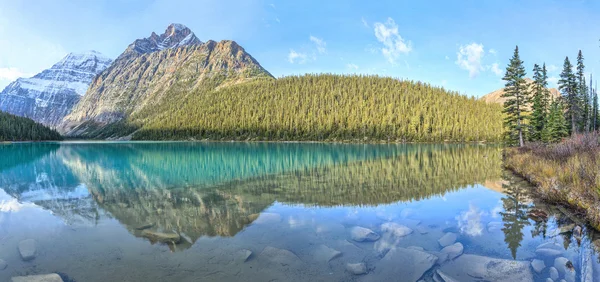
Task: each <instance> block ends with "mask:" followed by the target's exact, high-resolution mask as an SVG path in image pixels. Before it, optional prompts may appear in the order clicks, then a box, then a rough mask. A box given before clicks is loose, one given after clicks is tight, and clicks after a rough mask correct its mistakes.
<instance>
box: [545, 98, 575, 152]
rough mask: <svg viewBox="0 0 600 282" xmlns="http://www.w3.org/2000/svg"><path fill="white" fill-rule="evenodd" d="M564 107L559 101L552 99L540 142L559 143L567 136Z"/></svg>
mask: <svg viewBox="0 0 600 282" xmlns="http://www.w3.org/2000/svg"><path fill="white" fill-rule="evenodd" d="M563 113H564V106H563V103H562V102H561V101H560V100H559V99H553V100H552V103H551V104H550V109H549V112H548V116H547V120H546V126H545V127H544V130H543V131H542V140H543V141H544V142H546V143H554V142H558V141H560V140H561V139H562V138H563V137H565V136H567V135H569V132H568V129H567V120H566V119H565V115H564V114H563Z"/></svg>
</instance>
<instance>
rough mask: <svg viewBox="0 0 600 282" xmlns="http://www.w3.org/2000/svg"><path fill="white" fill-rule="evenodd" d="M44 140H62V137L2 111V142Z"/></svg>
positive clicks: (0, 126) (30, 121) (0, 134)
mask: <svg viewBox="0 0 600 282" xmlns="http://www.w3.org/2000/svg"><path fill="white" fill-rule="evenodd" d="M43 140H62V137H61V136H60V134H58V132H56V131H54V130H52V129H50V128H47V127H45V126H43V125H41V124H39V123H36V122H35V121H33V120H31V119H28V118H24V117H19V116H15V115H12V114H9V113H5V112H2V111H0V141H43Z"/></svg>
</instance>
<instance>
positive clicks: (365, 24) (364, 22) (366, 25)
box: [360, 18, 370, 28]
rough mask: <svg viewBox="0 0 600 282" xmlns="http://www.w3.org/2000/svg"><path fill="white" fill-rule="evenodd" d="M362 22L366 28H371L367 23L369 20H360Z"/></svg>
mask: <svg viewBox="0 0 600 282" xmlns="http://www.w3.org/2000/svg"><path fill="white" fill-rule="evenodd" d="M360 21H361V22H362V24H363V25H364V26H365V27H367V28H369V27H370V26H369V23H368V22H367V20H365V18H360Z"/></svg>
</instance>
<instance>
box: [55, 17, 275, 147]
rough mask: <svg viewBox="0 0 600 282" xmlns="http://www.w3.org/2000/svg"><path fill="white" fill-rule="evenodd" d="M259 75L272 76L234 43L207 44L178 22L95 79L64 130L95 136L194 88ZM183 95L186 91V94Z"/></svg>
mask: <svg viewBox="0 0 600 282" xmlns="http://www.w3.org/2000/svg"><path fill="white" fill-rule="evenodd" d="M257 77H271V75H270V74H269V73H268V72H267V71H266V70H265V69H263V68H262V67H261V66H260V64H259V63H258V62H257V61H256V60H255V59H254V58H252V56H250V55H249V54H248V53H246V52H245V50H244V49H243V48H242V47H241V46H239V45H238V44H237V43H235V42H234V41H227V40H226V41H221V42H215V41H208V42H206V43H203V42H201V41H200V40H199V39H198V38H196V36H195V35H194V33H193V32H191V31H190V29H189V28H187V27H185V26H183V25H179V24H172V25H170V26H169V27H168V28H167V29H166V31H165V32H164V33H163V34H161V35H156V34H155V33H152V35H151V36H150V37H148V38H144V39H138V40H136V41H135V42H133V43H132V44H130V45H129V47H127V49H126V50H125V51H124V52H123V54H121V55H120V56H119V57H118V58H117V59H116V60H115V62H114V63H113V64H112V65H111V66H110V68H108V69H107V70H106V71H104V72H103V73H101V74H100V75H99V76H98V77H96V78H95V79H94V81H93V82H92V84H91V85H90V88H89V89H88V91H87V93H86V95H85V96H84V97H83V99H82V100H81V101H80V103H79V104H78V105H77V106H76V107H75V108H74V109H73V111H72V112H71V114H69V115H68V116H67V117H65V119H64V121H63V123H62V124H61V126H60V127H59V130H60V131H61V132H62V133H64V134H66V135H71V136H86V135H88V136H89V133H90V132H91V131H94V130H95V131H98V130H99V129H100V130H101V129H102V128H103V127H105V126H107V125H110V124H113V123H115V122H118V121H121V120H124V119H126V118H130V117H132V116H135V115H136V114H138V115H140V113H141V112H142V110H145V114H146V115H147V114H156V113H157V110H156V107H157V106H158V105H160V104H161V103H163V102H164V103H173V102H175V101H173V100H167V99H169V98H172V99H177V100H180V101H181V100H183V99H185V96H186V95H188V94H189V93H193V91H192V90H198V89H201V90H210V89H214V88H216V87H219V86H223V85H228V84H231V83H237V82H241V81H245V80H249V79H253V78H257ZM182 93H183V94H182Z"/></svg>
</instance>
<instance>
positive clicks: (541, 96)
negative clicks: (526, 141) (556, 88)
mask: <svg viewBox="0 0 600 282" xmlns="http://www.w3.org/2000/svg"><path fill="white" fill-rule="evenodd" d="M547 76H548V74H547V71H546V64H544V66H543V67H542V68H540V66H539V65H538V64H535V65H534V66H533V85H532V86H533V104H532V106H531V111H532V113H531V117H530V120H531V122H530V128H531V129H530V134H529V137H530V140H531V141H540V140H542V131H543V130H544V125H545V123H546V119H547V118H546V115H547V113H548V100H549V92H548V89H547V86H548V82H547Z"/></svg>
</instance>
